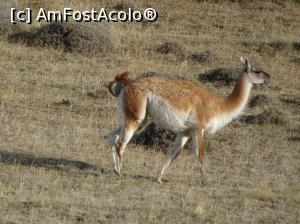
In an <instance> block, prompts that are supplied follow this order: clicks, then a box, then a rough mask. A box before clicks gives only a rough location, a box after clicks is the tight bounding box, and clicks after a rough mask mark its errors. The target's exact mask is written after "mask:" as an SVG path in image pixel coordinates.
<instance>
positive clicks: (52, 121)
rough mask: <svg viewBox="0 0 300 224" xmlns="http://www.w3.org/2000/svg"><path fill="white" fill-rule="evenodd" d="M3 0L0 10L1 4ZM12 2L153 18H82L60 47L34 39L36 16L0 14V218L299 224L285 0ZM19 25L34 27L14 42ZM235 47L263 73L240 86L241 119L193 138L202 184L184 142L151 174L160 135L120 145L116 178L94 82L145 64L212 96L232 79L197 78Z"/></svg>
mask: <svg viewBox="0 0 300 224" xmlns="http://www.w3.org/2000/svg"><path fill="white" fill-rule="evenodd" d="M7 2H8V4H7V5H8V6H7V8H3V9H1V10H0V12H2V15H5V12H7V9H8V8H10V7H11V6H10V4H12V3H11V1H7ZM14 2H15V3H14V4H17V5H18V6H19V7H26V6H29V7H32V8H33V9H34V10H36V9H37V8H38V7H44V8H49V9H56V10H58V9H62V8H63V7H69V6H70V7H72V8H74V9H80V10H85V9H89V8H91V7H93V6H95V7H97V8H99V7H107V8H108V9H112V8H122V7H123V8H125V9H126V8H128V7H134V8H135V9H140V10H143V9H145V8H147V7H153V8H154V9H156V10H157V12H158V14H159V18H158V20H157V21H156V22H154V23H147V22H142V23H135V22H133V23H114V24H110V23H109V24H106V23H105V24H101V23H100V24H98V23H96V24H86V25H87V26H91V28H89V29H87V31H86V30H84V33H85V32H90V33H91V34H90V35H91V36H90V37H91V39H90V41H91V45H84V51H76V49H75V50H74V51H73V50H70V49H65V48H64V47H63V46H60V45H48V44H40V42H39V43H37V42H34V41H33V40H36V39H34V38H41V36H39V35H38V34H37V32H38V31H40V30H41V29H42V28H41V27H40V26H41V25H40V24H38V23H36V22H35V23H33V24H32V25H30V26H22V25H21V24H17V25H15V26H14V27H12V26H11V25H9V24H7V21H6V18H7V17H5V16H2V17H1V23H0V30H1V35H0V108H1V109H0V121H1V122H0V124H1V128H0V223H299V222H300V217H299V210H300V192H299V189H300V186H299V173H300V166H299V159H300V153H299V148H300V147H299V146H300V145H299V139H300V122H299V118H300V117H299V115H300V113H299V112H300V95H299V94H300V72H299V71H300V51H299V48H300V47H299V45H300V39H299V37H300V26H299V24H300V4H299V2H298V1H292V0H291V1H283V0H282V1H280V0H273V1H258V0H257V1H243V0H237V1H229V0H228V1H221V0H215V1H204V0H203V1H200V0H198V1H197V0H189V1H180V0H177V1H152V2H150V1H130V3H125V2H121V1H119V2H117V3H116V2H115V3H110V2H109V1H71V2H70V4H65V5H63V4H62V3H61V2H62V1H34V2H35V3H34V4H33V3H31V1H25V0H19V1H14ZM4 5H5V4H3V6H2V7H4ZM8 10H9V9H8ZM81 25H82V26H85V25H84V23H83V24H81ZM82 26H81V28H82ZM81 28H80V26H79V28H76V29H81ZM82 29H84V28H82ZM91 30H92V32H91ZM93 30H95V31H93ZM20 32H23V33H21V34H20ZM24 32H28V33H29V34H32V35H34V38H33V39H31V40H30V41H28V39H27V41H26V40H24V38H23V37H24ZM93 32H98V33H99V34H97V35H93ZM28 33H27V34H28ZM22 35H23V36H22ZM97 36H99V37H101V38H103V39H101V40H103V41H102V42H99V39H97ZM19 37H21V38H19ZM30 37H32V36H30ZM50 39H51V40H52V38H50ZM38 40H39V39H38ZM72 40H74V41H76V38H75V39H72ZM97 40H98V42H97ZM80 43H81V42H80ZM82 43H83V44H86V42H82ZM93 43H97V45H93ZM101 44H103V45H104V46H103V47H102V45H101ZM71 46H74V48H76V47H78V45H71ZM80 46H82V45H80ZM94 46H99V48H96V47H94ZM205 51H208V52H209V53H207V54H208V56H203V52H205ZM240 56H247V57H249V59H250V61H252V63H253V64H254V65H255V66H258V67H261V68H263V69H264V70H266V71H267V72H268V73H270V74H271V76H272V79H273V80H272V81H273V82H272V85H271V86H268V87H266V86H265V87H255V88H254V89H253V91H252V93H251V98H252V99H253V98H255V96H257V95H260V97H258V100H256V101H252V104H251V105H252V106H251V107H250V105H249V107H247V109H246V111H245V113H244V116H243V117H242V118H241V119H237V120H236V121H234V122H232V123H231V124H229V125H228V126H226V127H225V128H223V129H222V130H220V131H218V132H217V134H215V135H213V136H205V138H206V142H205V145H206V150H207V156H206V160H205V164H204V168H205V171H206V173H207V178H208V185H206V186H203V185H202V184H201V181H200V173H199V169H198V166H197V163H196V162H195V158H194V154H193V153H192V151H191V150H189V149H186V150H184V151H183V153H182V154H181V155H180V156H179V157H178V158H177V159H176V161H175V162H174V163H173V164H172V165H171V167H170V169H169V170H167V172H166V173H165V175H164V178H163V179H164V183H163V184H157V183H156V182H154V177H155V176H156V175H157V172H158V171H159V169H160V167H161V165H162V163H163V160H164V157H165V151H166V150H167V148H168V147H166V146H165V145H157V146H155V147H147V146H145V145H139V144H129V146H128V148H127V150H126V152H125V154H124V157H125V158H124V163H123V173H124V177H122V178H120V177H117V176H116V175H115V174H114V173H113V168H112V155H111V152H110V149H109V148H108V147H107V144H106V142H105V140H104V136H105V135H106V134H107V133H108V132H110V131H112V130H113V129H115V128H117V125H118V114H117V110H116V99H115V98H114V97H112V96H111V95H109V93H108V91H107V90H106V88H105V85H106V84H107V82H108V81H110V80H112V78H113V77H114V76H115V75H116V74H117V73H119V72H121V71H125V70H128V71H131V72H132V74H133V75H141V74H142V73H144V72H146V71H147V72H149V71H151V72H156V73H160V74H171V75H173V76H174V77H184V78H187V79H192V80H194V81H195V82H198V83H199V84H202V85H204V86H206V87H207V88H209V89H210V90H211V91H214V92H216V93H217V94H219V95H224V96H226V95H227V94H229V93H230V91H231V90H232V88H233V83H234V82H230V83H228V85H224V84H222V83H221V84H217V85H216V84H215V83H213V82H207V81H203V80H200V81H199V77H200V78H201V77H202V75H201V74H207V73H209V72H211V71H212V70H213V69H219V68H222V69H227V70H232V68H233V69H239V68H240V65H239V57H240ZM261 95H262V96H261ZM259 99H267V100H259ZM253 102H254V103H253ZM259 116H261V117H259ZM169 147H170V146H169Z"/></svg>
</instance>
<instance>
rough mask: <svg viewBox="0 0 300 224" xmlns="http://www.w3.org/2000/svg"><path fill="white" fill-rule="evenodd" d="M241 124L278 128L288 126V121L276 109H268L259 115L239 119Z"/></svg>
mask: <svg viewBox="0 0 300 224" xmlns="http://www.w3.org/2000/svg"><path fill="white" fill-rule="evenodd" d="M240 120H241V121H242V122H245V123H247V124H258V125H265V124H275V125H279V126H284V127H286V126H288V120H287V118H286V116H285V115H284V113H283V112H282V111H280V110H278V109H276V108H269V109H267V110H265V111H263V112H262V113H260V114H256V115H247V116H243V117H241V118H240Z"/></svg>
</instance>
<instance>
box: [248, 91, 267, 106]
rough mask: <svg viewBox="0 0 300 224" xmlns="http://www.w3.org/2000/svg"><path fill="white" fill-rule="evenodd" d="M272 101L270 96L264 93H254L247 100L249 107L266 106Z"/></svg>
mask: <svg viewBox="0 0 300 224" xmlns="http://www.w3.org/2000/svg"><path fill="white" fill-rule="evenodd" d="M271 103H272V98H271V97H270V96H267V95H265V94H261V95H256V96H255V97H253V98H252V99H251V100H250V101H249V106H250V107H251V108H254V107H257V106H258V107H259V106H264V107H268V106H270V104H271Z"/></svg>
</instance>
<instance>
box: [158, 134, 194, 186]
mask: <svg viewBox="0 0 300 224" xmlns="http://www.w3.org/2000/svg"><path fill="white" fill-rule="evenodd" d="M188 139H189V137H188V136H180V135H177V137H176V140H175V143H174V145H173V147H172V149H171V150H170V152H169V153H168V156H167V159H166V161H165V163H164V165H163V166H162V168H161V170H160V172H159V174H158V176H157V181H158V182H159V183H161V177H162V175H163V173H164V171H165V170H166V169H167V168H168V167H169V166H170V165H171V163H172V162H173V160H174V159H175V158H176V157H177V156H178V155H179V152H180V151H181V149H182V148H183V146H184V145H185V143H186V142H187V140H188Z"/></svg>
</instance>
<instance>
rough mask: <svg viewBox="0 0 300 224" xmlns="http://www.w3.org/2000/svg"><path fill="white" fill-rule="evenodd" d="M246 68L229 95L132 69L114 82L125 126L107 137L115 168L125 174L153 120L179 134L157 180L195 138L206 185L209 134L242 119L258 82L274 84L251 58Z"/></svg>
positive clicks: (111, 88)
mask: <svg viewBox="0 0 300 224" xmlns="http://www.w3.org/2000/svg"><path fill="white" fill-rule="evenodd" d="M240 62H241V64H242V66H243V71H242V72H241V73H240V75H239V79H238V81H237V83H236V85H235V87H234V88H233V91H232V93H231V94H230V95H229V96H228V97H225V98H224V97H219V96H217V95H215V94H213V93H211V92H209V91H208V90H207V89H205V88H203V87H201V86H200V85H197V84H195V83H193V82H192V81H188V80H174V79H169V78H165V77H160V76H153V77H147V78H135V79H133V78H130V76H129V74H128V72H124V73H122V74H119V75H117V76H116V77H115V79H114V80H113V81H111V82H110V83H109V86H108V89H109V91H110V93H111V94H112V95H114V96H116V97H118V108H119V114H120V126H119V128H118V129H116V130H115V131H113V132H111V133H109V134H108V135H107V140H108V142H109V144H110V146H111V147H112V154H113V162H114V172H115V173H116V174H117V175H120V174H121V165H122V155H123V153H124V149H125V147H126V145H127V144H128V142H129V141H130V139H131V138H132V136H133V134H134V133H135V131H137V130H138V129H139V128H141V127H143V128H144V127H145V126H147V125H148V124H149V123H155V124H156V125H157V126H158V127H162V128H164V129H168V130H170V131H172V132H174V133H176V134H177V136H176V140H175V143H174V145H173V147H172V149H171V150H170V151H169V153H168V155H167V158H166V161H165V162H164V164H163V166H162V168H161V170H160V172H159V174H158V176H157V181H158V182H159V183H161V181H162V175H163V173H164V171H165V170H166V169H167V168H168V167H169V166H170V164H171V163H172V162H173V160H174V159H175V158H176V157H177V156H178V154H179V153H180V151H181V150H182V148H183V146H184V145H185V143H186V142H187V141H188V139H189V138H190V137H191V138H192V140H193V145H194V148H195V155H196V159H197V161H198V163H199V167H200V173H201V181H202V183H203V184H206V183H207V181H206V178H205V174H204V171H203V160H204V154H205V150H204V141H203V135H204V132H208V133H210V134H213V133H215V132H216V131H217V130H218V129H220V128H222V127H223V126H224V125H226V124H228V123H229V122H230V121H231V120H232V119H234V118H236V117H237V116H238V115H239V114H241V112H242V111H243V109H244V108H245V106H246V104H247V100H248V98H249V95H250V90H251V87H252V85H253V84H263V83H269V82H270V81H271V76H270V75H269V74H268V73H266V72H265V71H263V70H262V69H260V68H252V67H251V65H250V63H249V60H248V59H247V58H245V59H244V58H241V59H240Z"/></svg>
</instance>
